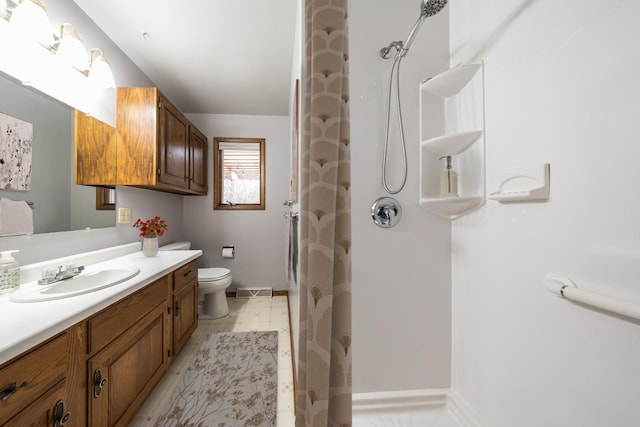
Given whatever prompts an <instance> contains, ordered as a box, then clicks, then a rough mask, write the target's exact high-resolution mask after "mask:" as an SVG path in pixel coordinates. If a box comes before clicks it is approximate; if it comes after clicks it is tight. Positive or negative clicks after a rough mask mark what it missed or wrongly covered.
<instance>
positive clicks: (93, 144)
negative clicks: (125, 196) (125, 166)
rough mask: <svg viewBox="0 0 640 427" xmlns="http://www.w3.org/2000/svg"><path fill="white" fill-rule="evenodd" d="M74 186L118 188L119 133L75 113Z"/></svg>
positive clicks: (92, 119)
mask: <svg viewBox="0 0 640 427" xmlns="http://www.w3.org/2000/svg"><path fill="white" fill-rule="evenodd" d="M73 124H74V129H73V133H74V144H73V147H74V155H75V165H76V169H75V183H76V184H81V185H115V184H116V130H115V129H114V128H113V127H111V126H109V125H108V124H106V123H103V122H101V121H100V120H98V119H96V118H95V117H91V116H87V115H86V114H84V113H83V112H81V111H78V110H75V112H74V116H73Z"/></svg>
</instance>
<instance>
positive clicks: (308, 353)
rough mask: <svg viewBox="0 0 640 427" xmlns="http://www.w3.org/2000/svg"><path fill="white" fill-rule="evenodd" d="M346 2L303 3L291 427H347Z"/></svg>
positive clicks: (348, 206)
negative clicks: (297, 279)
mask: <svg viewBox="0 0 640 427" xmlns="http://www.w3.org/2000/svg"><path fill="white" fill-rule="evenodd" d="M347 41H348V38H347V0H305V54H306V58H305V61H306V66H305V72H306V77H305V97H304V132H303V145H302V186H301V214H302V222H301V248H300V267H301V270H300V273H301V275H300V340H299V347H300V348H299V350H300V351H299V361H298V362H299V364H298V384H297V400H296V403H297V412H296V427H311V426H313V427H328V426H337V427H347V426H351V255H350V250H351V196H350V187H351V183H350V180H351V178H350V175H351V172H350V154H349V84H348V83H349V72H348V66H347V64H348V59H349V57H348V43H347Z"/></svg>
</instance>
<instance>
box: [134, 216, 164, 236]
mask: <svg viewBox="0 0 640 427" xmlns="http://www.w3.org/2000/svg"><path fill="white" fill-rule="evenodd" d="M133 227H135V228H139V229H140V236H141V237H146V238H151V237H162V235H163V234H164V232H165V231H167V230H168V229H169V225H168V224H167V222H166V221H165V220H164V219H160V217H159V216H155V217H153V218H149V219H148V220H146V221H142V220H141V219H140V218H138V219H137V220H136V222H134V223H133Z"/></svg>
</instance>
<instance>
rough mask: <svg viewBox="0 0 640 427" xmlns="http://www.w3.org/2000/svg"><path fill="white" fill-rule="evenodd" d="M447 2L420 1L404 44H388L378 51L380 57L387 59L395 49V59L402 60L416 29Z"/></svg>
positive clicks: (440, 0)
mask: <svg viewBox="0 0 640 427" xmlns="http://www.w3.org/2000/svg"><path fill="white" fill-rule="evenodd" d="M447 1H448V0H421V1H420V16H419V17H418V20H417V21H416V23H415V24H414V26H413V28H412V29H411V31H410V32H409V35H408V36H407V39H406V40H405V41H404V42H402V41H395V42H392V43H390V44H389V46H387V47H383V48H382V49H380V56H381V57H382V58H384V59H387V58H389V53H390V52H391V48H395V49H396V58H402V57H403V56H405V55H406V54H407V52H408V51H409V47H410V46H411V43H413V39H414V38H415V37H416V34H418V29H419V28H420V26H421V25H422V23H423V22H424V20H425V19H427V18H429V17H430V16H433V15H435V14H437V13H438V12H440V11H441V10H442V9H443V8H444V7H445V6H446V5H447Z"/></svg>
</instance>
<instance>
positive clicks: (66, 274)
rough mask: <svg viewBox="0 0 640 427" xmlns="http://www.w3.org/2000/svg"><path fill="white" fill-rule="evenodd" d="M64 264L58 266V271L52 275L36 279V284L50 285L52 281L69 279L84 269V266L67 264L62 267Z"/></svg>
mask: <svg viewBox="0 0 640 427" xmlns="http://www.w3.org/2000/svg"><path fill="white" fill-rule="evenodd" d="M63 269H64V266H62V265H60V266H58V272H57V273H56V274H55V276H53V277H43V278H42V279H40V280H38V285H50V284H52V283H56V282H61V281H63V280H67V279H70V278H72V277H76V276H77V275H78V274H80V273H81V272H82V271H83V270H84V266H82V265H81V266H79V267H76V266H69V267H67V268H66V269H64V270H63Z"/></svg>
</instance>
